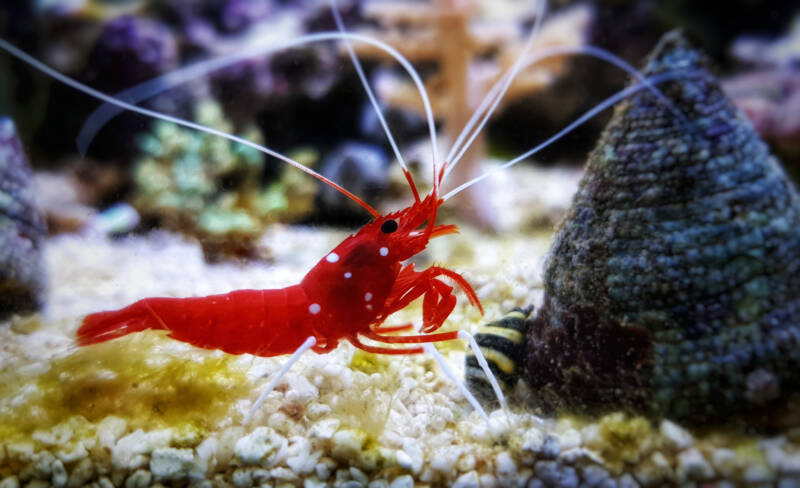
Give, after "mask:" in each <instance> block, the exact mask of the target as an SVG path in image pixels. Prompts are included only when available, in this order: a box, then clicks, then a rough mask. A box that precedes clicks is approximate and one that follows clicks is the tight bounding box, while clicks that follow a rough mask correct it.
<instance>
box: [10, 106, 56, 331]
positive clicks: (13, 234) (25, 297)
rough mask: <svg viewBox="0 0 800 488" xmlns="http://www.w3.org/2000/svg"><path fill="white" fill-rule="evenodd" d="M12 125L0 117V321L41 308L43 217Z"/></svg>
mask: <svg viewBox="0 0 800 488" xmlns="http://www.w3.org/2000/svg"><path fill="white" fill-rule="evenodd" d="M35 200H36V198H35V191H34V188H33V174H32V172H31V169H30V167H29V165H28V161H27V158H26V157H25V152H24V151H23V148H22V142H20V140H19V137H18V136H17V130H16V127H15V126H14V122H13V121H12V120H11V119H9V118H7V117H0V318H3V317H6V316H8V315H10V314H12V313H18V312H32V311H35V310H38V309H39V308H40V307H41V305H42V299H43V294H44V288H45V274H44V267H43V264H42V256H41V246H42V240H43V239H44V236H45V223H44V218H43V217H42V215H41V214H40V213H39V211H38V209H37V208H36V203H35Z"/></svg>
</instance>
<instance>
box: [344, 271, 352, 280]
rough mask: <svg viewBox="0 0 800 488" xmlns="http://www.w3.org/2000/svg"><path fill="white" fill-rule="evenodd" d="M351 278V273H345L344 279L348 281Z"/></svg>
mask: <svg viewBox="0 0 800 488" xmlns="http://www.w3.org/2000/svg"><path fill="white" fill-rule="evenodd" d="M352 277H353V273H351V272H349V271H347V272H345V274H344V279H346V280H349V279H350V278H352Z"/></svg>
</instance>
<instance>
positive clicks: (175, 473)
mask: <svg viewBox="0 0 800 488" xmlns="http://www.w3.org/2000/svg"><path fill="white" fill-rule="evenodd" d="M150 471H151V472H152V473H153V475H154V476H155V477H156V478H158V479H162V480H181V479H186V478H189V477H190V476H192V475H193V474H194V475H202V474H203V473H202V471H199V469H198V465H197V464H196V463H195V459H194V451H192V449H176V448H174V447H162V448H158V449H156V450H154V451H153V454H152V455H151V456H150Z"/></svg>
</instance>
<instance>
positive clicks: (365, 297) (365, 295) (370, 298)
mask: <svg viewBox="0 0 800 488" xmlns="http://www.w3.org/2000/svg"><path fill="white" fill-rule="evenodd" d="M370 300H372V293H370V292H366V293H365V294H364V301H365V302H368V301H370Z"/></svg>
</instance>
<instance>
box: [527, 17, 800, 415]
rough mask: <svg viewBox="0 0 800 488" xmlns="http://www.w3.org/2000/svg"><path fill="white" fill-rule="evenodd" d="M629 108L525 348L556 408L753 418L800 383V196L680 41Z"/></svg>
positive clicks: (656, 59)
mask: <svg viewBox="0 0 800 488" xmlns="http://www.w3.org/2000/svg"><path fill="white" fill-rule="evenodd" d="M676 70H680V71H683V72H685V73H687V76H685V77H680V78H677V79H674V80H673V81H669V82H666V83H662V84H660V85H659V86H658V87H659V89H661V90H662V91H663V93H664V95H665V96H666V97H667V99H669V100H670V101H671V102H672V103H673V104H674V107H675V108H677V109H678V110H679V111H680V112H681V113H682V114H683V115H684V116H685V117H686V120H681V119H680V118H679V117H676V116H675V115H674V114H673V113H672V112H671V111H670V109H669V108H668V107H667V106H665V104H663V103H661V102H660V101H659V99H658V98H657V97H656V96H654V95H653V94H652V93H651V92H649V91H647V90H643V91H639V92H637V93H636V94H635V95H634V96H633V97H631V98H629V99H628V100H626V101H625V102H623V103H621V104H620V105H619V106H617V108H616V110H615V113H614V115H613V117H612V119H611V121H610V122H609V124H608V126H607V127H606V129H605V131H604V133H603V135H602V137H601V139H600V141H599V142H598V144H597V146H596V147H595V149H594V150H593V151H592V153H591V154H590V156H589V160H588V163H587V166H586V173H585V175H584V177H583V179H582V181H581V183H580V187H579V190H578V192H577V194H576V196H575V198H574V201H573V204H572V207H571V209H570V210H569V212H568V214H567V216H566V218H565V220H564V221H563V222H562V223H561V224H560V226H559V228H558V229H557V231H556V234H555V236H554V240H553V244H552V248H551V250H550V252H549V255H548V259H547V261H546V264H545V273H544V281H545V296H544V303H543V306H542V308H541V309H540V310H539V313H538V314H537V316H536V318H535V319H534V320H533V322H532V327H531V330H530V333H529V335H528V338H527V344H526V371H525V376H526V379H527V381H528V382H529V383H530V385H531V386H532V388H533V392H534V393H533V394H534V396H535V400H534V401H535V402H536V403H537V404H538V405H540V406H543V407H545V408H548V409H559V408H566V409H569V410H577V411H582V412H594V413H601V412H602V411H609V410H613V409H619V408H621V409H624V410H631V411H637V412H644V413H649V414H652V415H656V416H668V417H672V418H676V419H682V420H685V421H688V422H706V421H712V422H713V421H720V420H724V419H726V418H727V417H729V416H730V415H731V414H741V413H748V412H752V411H753V410H754V409H755V408H756V407H759V408H761V407H762V406H763V405H764V404H768V403H774V402H776V401H777V400H779V399H781V398H783V397H784V396H785V395H786V394H788V393H791V392H794V391H797V390H798V383H799V382H800V345H799V344H800V200H799V199H798V193H797V191H796V190H795V188H794V186H793V185H792V183H790V182H789V181H788V180H787V178H786V176H785V174H784V171H783V170H782V169H781V166H780V164H779V163H778V161H777V160H776V159H775V158H774V157H773V156H772V155H771V154H770V152H769V150H768V148H767V146H766V145H765V144H764V143H763V142H762V141H761V140H760V139H759V137H758V135H757V134H756V132H755V131H754V130H753V128H752V126H751V124H750V122H749V121H748V120H747V119H746V118H745V116H744V115H743V114H742V113H741V112H740V111H739V110H738V109H737V108H736V107H735V106H734V105H733V104H732V102H731V101H730V100H729V99H728V98H727V97H726V96H725V94H724V93H723V92H722V90H721V89H720V86H719V84H718V82H717V81H716V80H715V79H714V77H713V76H712V75H711V74H709V71H708V61H707V59H706V58H705V56H704V55H703V54H701V53H700V52H699V51H698V50H697V49H695V48H694V47H693V46H692V45H691V44H690V43H689V42H688V41H687V40H685V38H684V37H683V36H682V35H681V34H680V32H677V31H673V32H670V33H668V34H666V35H665V36H664V38H662V40H661V41H660V43H659V45H658V46H657V47H656V48H655V50H654V52H653V53H652V54H651V55H650V57H649V59H648V62H647V66H646V68H645V70H644V75H645V76H654V75H658V74H659V73H665V72H670V71H676Z"/></svg>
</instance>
